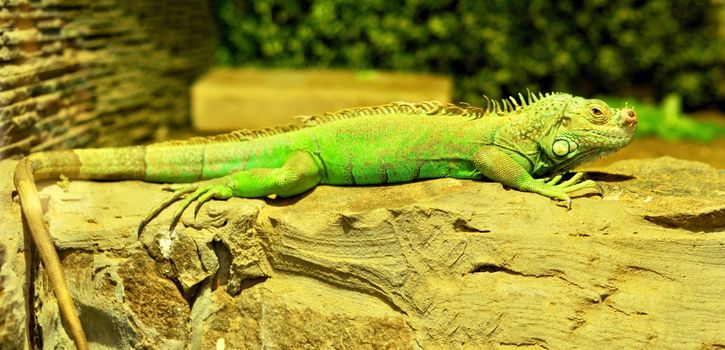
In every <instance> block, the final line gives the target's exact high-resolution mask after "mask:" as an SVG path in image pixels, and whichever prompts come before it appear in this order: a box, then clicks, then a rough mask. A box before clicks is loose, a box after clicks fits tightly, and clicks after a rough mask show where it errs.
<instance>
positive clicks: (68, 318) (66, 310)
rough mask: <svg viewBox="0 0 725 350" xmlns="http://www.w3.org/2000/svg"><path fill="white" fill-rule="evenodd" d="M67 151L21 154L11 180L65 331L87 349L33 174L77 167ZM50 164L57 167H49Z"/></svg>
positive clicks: (56, 172)
mask: <svg viewBox="0 0 725 350" xmlns="http://www.w3.org/2000/svg"><path fill="white" fill-rule="evenodd" d="M69 152H70V153H72V151H62V152H57V153H56V152H49V153H36V154H34V155H31V156H28V157H25V158H23V159H22V160H20V162H19V163H18V165H17V166H16V167H15V176H14V182H15V188H16V189H17V190H18V195H19V197H20V204H21V207H22V210H23V214H25V220H26V222H27V224H28V227H29V228H30V235H31V236H32V238H33V242H34V243H35V246H36V247H37V249H38V253H39V255H40V257H41V260H42V261H43V266H45V268H46V270H47V272H48V277H49V278H50V285H51V286H52V287H53V293H55V297H56V298H57V299H58V307H59V308H60V314H61V316H62V317H63V319H64V320H65V322H66V325H68V333H69V335H70V337H71V338H72V339H73V342H75V344H76V347H77V348H78V349H81V350H86V349H88V342H87V341H86V335H85V333H84V332H83V327H82V326H81V320H80V318H79V317H78V313H77V312H76V309H75V304H74V303H73V298H72V297H71V294H70V291H69V289H68V284H67V282H66V279H65V274H64V273H63V269H62V268H61V265H60V259H59V258H58V253H57V252H56V251H55V246H54V245H53V241H52V240H51V238H50V233H49V232H48V227H47V226H46V225H45V221H43V208H42V206H41V204H40V196H39V195H38V189H37V188H36V187H35V176H36V175H38V178H39V179H42V178H49V177H51V176H52V175H53V174H56V175H57V174H60V173H64V171H67V170H71V169H73V168H76V169H77V168H78V167H77V165H73V164H69V162H68V159H69V158H67V157H68V156H70V155H69V154H67V153H69ZM51 159H53V160H51ZM70 159H72V157H71V158H70ZM64 162H65V164H64ZM50 164H53V165H56V166H58V167H57V168H56V167H53V166H50V167H49V166H48V165H50ZM51 169H52V170H51Z"/></svg>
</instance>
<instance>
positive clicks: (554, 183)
mask: <svg viewBox="0 0 725 350" xmlns="http://www.w3.org/2000/svg"><path fill="white" fill-rule="evenodd" d="M473 164H474V165H475V166H476V169H478V171H480V172H481V174H482V175H483V176H484V177H486V178H488V179H490V180H494V181H497V182H500V183H501V184H503V185H506V186H509V187H513V188H515V189H518V190H521V191H527V192H534V193H538V194H540V195H543V196H546V197H549V198H556V199H561V200H563V201H566V204H567V208H571V198H569V195H568V193H570V192H574V191H577V190H580V189H582V188H590V187H596V183H595V182H594V181H592V180H586V181H582V182H578V181H579V180H580V179H581V177H582V175H583V174H582V173H578V174H576V175H574V176H573V177H572V178H571V179H569V180H567V181H565V182H562V183H560V184H558V182H559V181H560V180H561V176H560V175H557V176H555V177H553V178H552V179H550V180H548V181H539V180H537V179H534V178H533V177H532V176H531V174H529V173H528V172H527V171H526V169H524V168H523V167H522V166H521V165H520V164H519V163H517V162H516V161H515V160H513V159H512V158H511V156H509V155H508V154H506V153H504V152H503V151H501V150H500V149H498V148H497V147H495V146H484V147H482V148H481V149H480V150H479V151H478V152H476V154H475V155H474V156H473ZM577 182H578V183H577Z"/></svg>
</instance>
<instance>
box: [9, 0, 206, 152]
mask: <svg viewBox="0 0 725 350" xmlns="http://www.w3.org/2000/svg"><path fill="white" fill-rule="evenodd" d="M215 36H216V33H215V29H214V25H213V22H212V19H211V15H210V13H209V5H208V3H207V2H206V1H184V2H177V1H171V0H161V1H120V0H100V1H94V0H55V1H53V0H41V1H31V0H0V45H1V46H0V158H2V157H8V156H11V155H14V154H27V153H29V152H35V151H41V150H48V149H62V148H72V147H80V146H106V145H124V144H133V143H138V142H143V141H144V140H149V139H155V138H159V137H160V136H163V131H164V130H167V127H168V126H170V125H171V126H178V125H183V124H186V123H188V114H189V99H188V89H189V85H190V83H191V81H192V80H193V79H194V78H195V77H196V76H197V75H198V74H199V73H200V72H201V71H203V70H205V69H206V68H207V67H208V66H209V65H210V64H211V63H212V60H213V51H214V45H215Z"/></svg>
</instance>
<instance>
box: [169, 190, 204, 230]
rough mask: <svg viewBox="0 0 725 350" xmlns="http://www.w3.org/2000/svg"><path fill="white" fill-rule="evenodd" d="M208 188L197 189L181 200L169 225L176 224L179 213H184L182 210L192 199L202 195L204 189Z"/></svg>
mask: <svg viewBox="0 0 725 350" xmlns="http://www.w3.org/2000/svg"><path fill="white" fill-rule="evenodd" d="M208 190H209V187H208V186H205V187H202V188H199V189H197V190H196V191H195V192H194V193H192V194H191V195H190V196H188V197H186V198H185V199H184V201H183V202H181V206H179V207H178V208H177V209H176V211H175V212H174V216H173V217H172V218H171V226H172V227H173V226H174V225H176V223H177V222H179V219H181V215H182V214H184V210H186V208H188V207H189V205H191V203H192V202H193V201H195V200H196V199H197V198H199V197H200V196H201V195H203V194H204V193H205V192H206V191H208Z"/></svg>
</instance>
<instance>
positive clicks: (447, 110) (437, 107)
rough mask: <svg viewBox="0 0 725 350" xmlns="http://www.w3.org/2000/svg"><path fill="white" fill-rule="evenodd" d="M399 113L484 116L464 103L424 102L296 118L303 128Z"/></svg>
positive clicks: (391, 104)
mask: <svg viewBox="0 0 725 350" xmlns="http://www.w3.org/2000/svg"><path fill="white" fill-rule="evenodd" d="M401 113H404V114H418V115H427V116H461V117H471V118H473V119H476V118H480V117H482V116H484V115H485V111H484V110H483V109H481V108H478V107H473V106H471V105H469V104H466V103H463V104H461V105H460V106H459V105H455V104H452V103H441V102H438V101H425V102H420V103H409V102H392V103H389V104H385V105H380V106H373V107H356V108H348V109H343V110H341V111H338V112H334V113H324V114H318V115H303V116H298V117H296V118H297V119H298V120H299V121H300V122H302V125H303V126H306V127H308V126H314V125H319V124H325V123H329V122H334V121H336V120H341V119H350V118H357V117H365V116H371V115H386V114H401Z"/></svg>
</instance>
